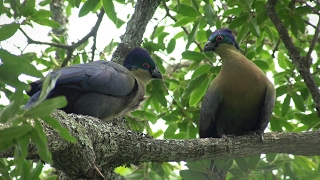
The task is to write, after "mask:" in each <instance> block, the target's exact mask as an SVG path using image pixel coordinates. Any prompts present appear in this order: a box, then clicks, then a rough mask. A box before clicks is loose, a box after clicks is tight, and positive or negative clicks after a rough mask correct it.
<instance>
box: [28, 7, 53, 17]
mask: <svg viewBox="0 0 320 180" xmlns="http://www.w3.org/2000/svg"><path fill="white" fill-rule="evenodd" d="M51 15H52V12H51V11H48V10H44V9H39V11H36V10H35V11H33V13H32V15H31V16H30V17H31V19H44V18H45V17H47V18H49V17H50V16H51Z"/></svg>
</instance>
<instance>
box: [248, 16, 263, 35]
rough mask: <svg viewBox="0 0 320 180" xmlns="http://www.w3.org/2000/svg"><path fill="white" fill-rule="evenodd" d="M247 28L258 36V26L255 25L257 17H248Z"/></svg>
mask: <svg viewBox="0 0 320 180" xmlns="http://www.w3.org/2000/svg"><path fill="white" fill-rule="evenodd" d="M249 29H250V32H251V33H252V34H253V35H254V36H256V37H260V27H259V26H258V25H257V19H256V18H251V19H250V23H249Z"/></svg>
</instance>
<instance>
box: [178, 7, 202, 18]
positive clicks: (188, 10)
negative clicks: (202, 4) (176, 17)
mask: <svg viewBox="0 0 320 180" xmlns="http://www.w3.org/2000/svg"><path fill="white" fill-rule="evenodd" d="M174 10H176V11H177V13H179V14H181V15H182V16H188V17H197V16H199V15H200V13H199V12H198V11H197V10H195V9H194V8H193V7H191V6H188V5H185V4H180V5H179V7H178V5H177V6H176V7H175V8H174Z"/></svg>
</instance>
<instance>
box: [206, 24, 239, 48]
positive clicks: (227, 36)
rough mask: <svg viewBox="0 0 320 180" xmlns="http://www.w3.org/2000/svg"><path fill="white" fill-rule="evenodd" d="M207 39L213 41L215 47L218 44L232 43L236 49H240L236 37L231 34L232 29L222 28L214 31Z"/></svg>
mask: <svg viewBox="0 0 320 180" xmlns="http://www.w3.org/2000/svg"><path fill="white" fill-rule="evenodd" d="M209 41H210V42H211V43H215V45H216V47H218V46H219V45H220V44H232V45H234V46H235V47H236V48H237V49H240V48H239V45H238V43H237V41H236V39H235V38H234V36H233V34H232V31H231V30H230V29H228V28H222V29H218V30H216V31H214V32H213V33H212V34H211V35H210V37H209Z"/></svg>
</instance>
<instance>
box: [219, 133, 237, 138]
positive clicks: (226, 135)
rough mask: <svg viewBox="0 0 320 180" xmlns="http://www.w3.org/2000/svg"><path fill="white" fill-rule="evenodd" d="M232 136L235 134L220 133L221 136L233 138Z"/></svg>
mask: <svg viewBox="0 0 320 180" xmlns="http://www.w3.org/2000/svg"><path fill="white" fill-rule="evenodd" d="M234 137H236V135H234V134H222V137H221V138H234Z"/></svg>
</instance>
